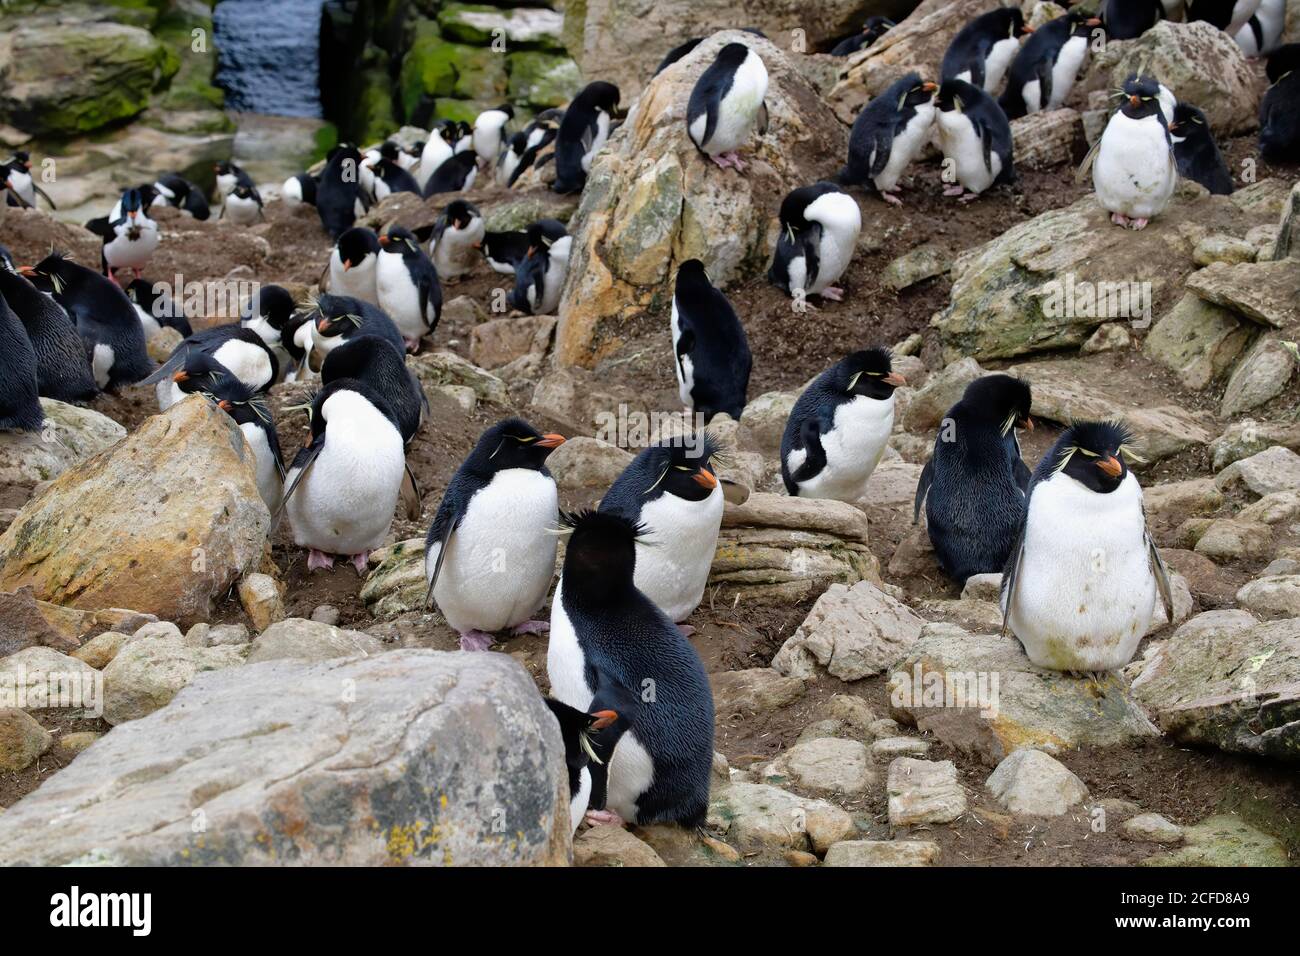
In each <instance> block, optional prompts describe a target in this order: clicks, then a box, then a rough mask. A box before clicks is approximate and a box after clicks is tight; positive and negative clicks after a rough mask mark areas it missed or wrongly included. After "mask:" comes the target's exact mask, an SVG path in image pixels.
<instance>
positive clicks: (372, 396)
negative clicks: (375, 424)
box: [311, 378, 401, 441]
mask: <svg viewBox="0 0 1300 956" xmlns="http://www.w3.org/2000/svg"><path fill="white" fill-rule="evenodd" d="M338 392H355V393H356V394H357V395H360V396H361V397H362V398H364V399H365V400H366V401H367V402H369V403H370V404H371V405H373V406H374V407H375V409H376V410H377V411H378V412H379V413H380V414H381V415H383V416H384V417H385V418H387V419H388V420H389V421H390V422H391V423H392V425H393V428H394V429H396V430H397V432H398V433H399V434H400V433H401V429H400V428H399V427H398V424H397V416H396V415H395V414H394V413H393V409H392V406H391V405H389V404H388V402H386V401H385V400H384V398H383V397H382V396H381V395H380V394H379V393H378V392H376V391H375V390H374V389H373V388H371V387H370V386H369V385H367V384H366V383H365V382H362V381H360V380H359V379H355V378H337V379H335V380H334V381H332V382H330V383H329V384H328V385H326V386H325V387H324V388H322V389H321V390H320V391H318V392H317V393H316V394H315V396H314V397H313V398H312V400H311V437H312V440H313V441H314V440H315V439H318V438H320V436H321V435H322V434H324V432H325V426H326V425H327V424H328V421H327V420H326V418H325V403H326V402H327V401H329V400H330V398H331V397H332V396H333V395H335V394H337V393H338Z"/></svg>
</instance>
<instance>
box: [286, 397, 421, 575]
mask: <svg viewBox="0 0 1300 956" xmlns="http://www.w3.org/2000/svg"><path fill="white" fill-rule="evenodd" d="M404 471H405V466H404V457H403V451H402V436H401V435H400V434H398V432H397V429H396V428H394V427H393V425H392V423H391V422H390V421H388V419H386V418H384V417H383V416H382V415H380V414H379V413H378V412H375V413H374V414H373V415H372V416H367V418H366V419H361V420H358V421H355V422H347V423H339V424H338V425H330V426H328V427H327V428H326V432H325V447H324V448H323V449H322V450H321V453H320V454H319V455H318V456H316V461H315V463H314V464H313V465H312V466H311V470H310V471H309V472H308V473H307V476H306V477H305V478H303V480H302V482H301V484H300V485H299V486H298V489H297V490H296V491H295V492H294V493H293V497H292V498H290V499H289V503H288V504H287V505H285V511H286V512H288V514H289V523H290V525H291V526H292V527H293V540H294V543H295V544H297V545H298V546H299V547H303V548H315V549H316V550H318V551H324V552H325V553H327V554H359V553H361V552H362V551H369V550H373V549H374V548H377V547H379V546H380V545H382V544H383V543H384V538H385V537H386V536H387V535H388V529H389V528H390V527H391V526H392V523H393V511H394V509H396V507H397V495H398V490H399V489H400V487H401V484H402V474H403V472H404ZM297 472H298V469H296V468H294V469H290V473H289V475H288V477H287V478H286V480H287V481H288V482H289V483H290V484H292V483H293V479H294V477H296V475H297Z"/></svg>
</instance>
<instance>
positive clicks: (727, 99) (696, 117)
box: [686, 43, 767, 172]
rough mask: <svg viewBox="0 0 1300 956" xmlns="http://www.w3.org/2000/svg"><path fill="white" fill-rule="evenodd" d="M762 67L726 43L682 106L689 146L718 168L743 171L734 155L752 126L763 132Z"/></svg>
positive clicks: (740, 45) (745, 52) (754, 55)
mask: <svg viewBox="0 0 1300 956" xmlns="http://www.w3.org/2000/svg"><path fill="white" fill-rule="evenodd" d="M766 96H767V67H766V66H764V65H763V58H762V57H760V56H759V55H758V54H757V53H755V52H754V51H753V50H751V49H750V48H749V47H747V46H745V44H743V43H728V44H727V45H726V46H724V47H723V48H722V49H721V50H719V51H718V55H717V57H716V58H715V59H714V61H713V62H712V63H710V64H709V66H708V68H707V69H706V70H705V71H704V72H703V73H701V74H700V78H699V79H698V80H696V82H695V88H694V89H692V90H691V98H690V100H689V101H688V102H687V104H686V130H687V132H688V133H689V135H690V137H691V142H692V143H694V144H695V148H696V149H698V150H699V151H700V152H701V153H703V154H704V155H705V156H707V157H708V158H709V159H711V160H713V162H715V163H716V164H717V165H718V167H719V168H721V169H727V168H735V170H736V171H737V172H744V171H745V162H744V160H742V159H741V158H740V156H739V154H738V153H737V152H736V150H737V149H739V148H740V147H741V146H743V145H745V143H747V142H749V137H750V135H751V134H752V133H753V131H754V128H755V127H756V126H757V128H758V131H759V133H765V132H767V103H766V102H765V101H764V98H765V97H766Z"/></svg>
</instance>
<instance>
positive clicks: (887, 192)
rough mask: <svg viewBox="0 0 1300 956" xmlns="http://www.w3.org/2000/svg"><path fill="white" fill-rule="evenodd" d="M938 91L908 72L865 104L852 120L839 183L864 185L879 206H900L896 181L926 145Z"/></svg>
mask: <svg viewBox="0 0 1300 956" xmlns="http://www.w3.org/2000/svg"><path fill="white" fill-rule="evenodd" d="M938 89H939V87H938V85H937V84H935V83H927V82H925V81H923V80H922V79H921V76H920V74H918V73H909V74H907V76H905V77H903V78H902V79H901V80H898V81H897V82H895V83H894V84H893V85H892V86H890V87H889V89H887V90H885V91H884V92H883V93H881V94H880V95H879V96H877V97H876V98H875V99H873V100H872V101H871V102H870V103H868V104H867V106H866V108H865V109H864V110H863V111H862V112H861V113H859V114H858V116H857V119H855V120H854V121H853V131H852V132H851V133H850V134H849V161H848V164H847V165H846V166H845V167H844V168H843V169H842V170H841V171H840V176H839V179H840V182H842V183H844V184H846V185H854V184H857V185H866V184H868V183H870V184H871V185H872V186H874V187H875V188H876V191H877V192H879V193H880V198H881V199H883V200H885V202H887V203H891V204H893V205H895V206H901V205H902V204H903V200H901V199H899V198H898V196H896V195H895V193H897V192H899V191H900V189H901V188H902V187H900V186H899V180H900V179H902V178H903V173H905V172H906V171H907V167H908V166H910V165H911V164H912V161H913V160H915V159H916V158H917V157H918V156H920V155H921V151H922V150H924V149H925V147H926V145H927V144H928V143H929V142H930V131H931V128H932V127H933V126H934V94H935V93H936V92H937V91H938Z"/></svg>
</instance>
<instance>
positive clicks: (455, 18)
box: [438, 3, 564, 52]
mask: <svg viewBox="0 0 1300 956" xmlns="http://www.w3.org/2000/svg"><path fill="white" fill-rule="evenodd" d="M438 26H439V27H441V28H442V33H443V36H446V37H448V38H449V39H452V40H459V41H461V42H462V43H473V44H476V45H479V46H486V45H488V44H490V43H492V42H493V40H497V41H498V42H500V41H501V40H504V41H505V43H506V47H507V49H514V48H516V47H521V46H523V47H534V48H538V49H547V50H555V51H556V52H561V51H563V50H564V43H563V41H562V40H561V38H560V35H561V33H562V32H563V30H564V15H563V14H561V13H557V12H556V11H554V10H546V9H542V8H540V7H514V8H511V9H501V8H500V7H490V6H486V5H485V4H479V3H449V4H446V5H445V6H444V7H443V8H442V9H441V10H440V11H439V12H438Z"/></svg>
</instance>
